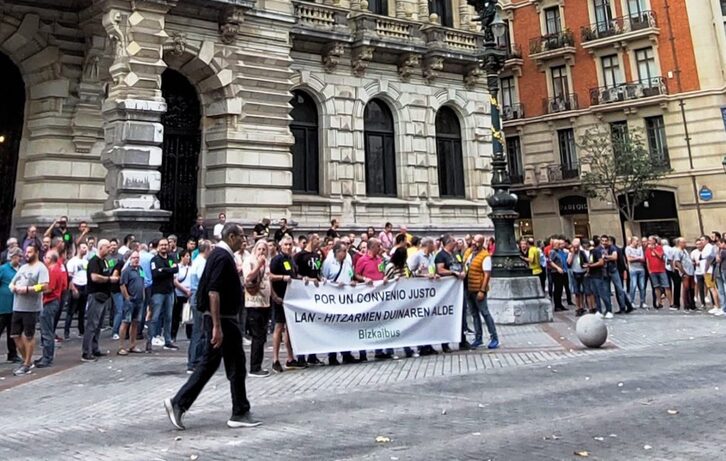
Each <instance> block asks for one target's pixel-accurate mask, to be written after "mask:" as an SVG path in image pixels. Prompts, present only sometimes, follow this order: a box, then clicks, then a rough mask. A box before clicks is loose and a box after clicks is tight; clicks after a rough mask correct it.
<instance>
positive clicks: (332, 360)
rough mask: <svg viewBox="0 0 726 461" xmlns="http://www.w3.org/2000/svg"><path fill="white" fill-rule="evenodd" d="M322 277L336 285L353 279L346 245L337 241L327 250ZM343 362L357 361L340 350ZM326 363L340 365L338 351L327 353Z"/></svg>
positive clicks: (351, 265) (347, 282) (351, 263)
mask: <svg viewBox="0 0 726 461" xmlns="http://www.w3.org/2000/svg"><path fill="white" fill-rule="evenodd" d="M322 274H323V278H325V280H328V281H329V282H331V283H334V284H338V285H348V284H349V283H351V281H352V280H353V260H352V258H351V257H350V255H349V254H348V245H346V243H345V242H342V241H338V242H337V243H336V244H335V245H333V249H332V250H330V252H328V257H327V258H325V261H324V262H323V269H322ZM341 355H342V356H343V363H357V362H358V360H356V359H355V358H354V357H353V355H352V354H351V353H350V351H343V352H341ZM328 365H340V362H339V361H338V353H337V351H336V352H330V353H329V354H328Z"/></svg>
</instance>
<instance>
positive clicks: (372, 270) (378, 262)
mask: <svg viewBox="0 0 726 461" xmlns="http://www.w3.org/2000/svg"><path fill="white" fill-rule="evenodd" d="M382 265H383V259H382V258H381V257H380V256H376V257H375V258H371V257H370V255H368V254H367V253H366V254H364V255H363V256H361V257H360V258H359V259H358V262H357V263H356V264H355V273H356V274H358V275H360V276H362V277H366V278H369V279H371V280H383V270H381V266H382Z"/></svg>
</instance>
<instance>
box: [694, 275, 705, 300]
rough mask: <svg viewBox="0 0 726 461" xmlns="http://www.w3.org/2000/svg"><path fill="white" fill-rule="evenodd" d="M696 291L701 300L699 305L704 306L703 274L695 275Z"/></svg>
mask: <svg viewBox="0 0 726 461" xmlns="http://www.w3.org/2000/svg"><path fill="white" fill-rule="evenodd" d="M696 293H697V294H698V298H699V299H700V300H701V307H706V279H705V277H704V276H703V275H698V274H697V275H696Z"/></svg>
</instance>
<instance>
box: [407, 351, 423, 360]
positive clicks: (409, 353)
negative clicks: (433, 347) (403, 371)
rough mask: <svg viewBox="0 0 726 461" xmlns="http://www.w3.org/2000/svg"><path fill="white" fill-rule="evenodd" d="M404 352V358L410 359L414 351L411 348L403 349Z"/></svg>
mask: <svg viewBox="0 0 726 461" xmlns="http://www.w3.org/2000/svg"><path fill="white" fill-rule="evenodd" d="M405 354H406V358H407V359H410V358H411V357H413V354H414V352H413V351H412V350H411V351H405ZM419 355H421V354H420V353H419Z"/></svg>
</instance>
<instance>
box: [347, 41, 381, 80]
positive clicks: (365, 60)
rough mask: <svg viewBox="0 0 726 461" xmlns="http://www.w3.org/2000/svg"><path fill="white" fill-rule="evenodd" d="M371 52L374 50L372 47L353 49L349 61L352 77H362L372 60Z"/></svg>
mask: <svg viewBox="0 0 726 461" xmlns="http://www.w3.org/2000/svg"><path fill="white" fill-rule="evenodd" d="M373 51H375V48H374V47H372V46H358V47H356V48H353V56H352V59H351V66H352V68H353V75H355V76H357V77H362V76H363V75H364V74H365V72H366V69H367V68H368V64H369V63H370V61H371V59H373Z"/></svg>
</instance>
